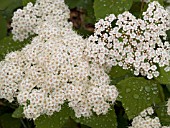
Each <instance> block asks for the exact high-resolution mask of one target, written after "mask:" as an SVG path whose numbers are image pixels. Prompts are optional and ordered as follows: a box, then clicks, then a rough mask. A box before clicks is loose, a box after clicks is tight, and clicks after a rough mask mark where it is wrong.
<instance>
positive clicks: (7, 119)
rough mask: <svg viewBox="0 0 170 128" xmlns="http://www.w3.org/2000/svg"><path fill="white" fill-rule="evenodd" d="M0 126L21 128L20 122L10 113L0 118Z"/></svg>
mask: <svg viewBox="0 0 170 128" xmlns="http://www.w3.org/2000/svg"><path fill="white" fill-rule="evenodd" d="M0 124H1V126H2V128H20V127H21V122H20V120H19V119H15V118H12V117H11V114H10V113H9V114H4V115H2V116H0Z"/></svg>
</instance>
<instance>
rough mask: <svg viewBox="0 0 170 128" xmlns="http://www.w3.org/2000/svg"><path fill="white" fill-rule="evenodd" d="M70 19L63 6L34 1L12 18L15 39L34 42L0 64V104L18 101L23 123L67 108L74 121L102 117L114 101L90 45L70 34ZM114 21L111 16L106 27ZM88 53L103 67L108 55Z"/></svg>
mask: <svg viewBox="0 0 170 128" xmlns="http://www.w3.org/2000/svg"><path fill="white" fill-rule="evenodd" d="M68 18H69V9H68V7H67V6H66V5H65V4H64V0H37V1H36V3H35V5H33V4H32V3H29V4H28V5H27V6H26V7H24V8H23V9H22V10H21V9H19V10H17V11H16V12H15V14H14V17H13V22H12V27H13V31H12V33H13V34H14V39H17V40H20V41H23V40H24V39H26V38H27V37H28V36H30V35H34V34H35V37H33V38H32V40H31V44H28V45H27V46H26V47H24V48H23V49H22V50H21V51H17V52H12V53H9V54H8V55H7V56H6V57H5V60H4V61H2V62H0V85H1V86H0V98H5V99H7V100H9V101H10V102H12V101H13V100H14V98H17V101H18V103H19V104H20V105H24V112H23V113H24V114H25V117H26V118H31V119H32V118H33V119H36V118H37V117H39V116H40V115H43V114H47V115H52V114H53V113H54V112H59V111H60V110H61V106H62V105H63V104H64V103H65V102H68V105H69V107H71V108H72V109H73V110H74V111H75V115H76V117H81V116H85V117H89V116H91V115H92V113H93V112H95V113H96V114H97V115H100V114H106V113H107V112H108V110H109V108H110V106H111V105H112V104H113V103H114V102H115V100H116V98H117V96H118V91H117V89H116V87H115V86H114V85H109V83H110V80H109V76H108V75H107V74H106V72H105V68H104V67H103V66H101V65H99V64H98V63H96V62H95V60H91V58H89V56H87V53H89V51H90V50H91V49H89V47H87V45H88V44H89V42H88V40H87V39H83V38H82V37H81V36H79V35H78V34H77V33H76V32H74V31H73V30H72V24H71V23H69V22H68V21H67V20H68ZM113 19H114V16H111V17H110V18H109V21H112V20H113ZM101 24H103V25H104V26H105V25H106V26H107V25H108V24H109V22H105V23H101ZM105 38H107V35H105ZM100 45H101V46H102V45H103V44H102V43H100ZM103 46H104V45H103ZM92 48H93V50H94V51H95V52H94V53H91V55H90V56H95V55H96V53H98V50H99V51H101V54H100V55H99V58H100V62H101V63H105V60H104V55H103V53H104V52H106V50H105V49H102V48H101V47H100V48H99V47H98V46H97V45H96V44H94V47H92ZM98 48H99V49H98ZM106 92H107V93H106Z"/></svg>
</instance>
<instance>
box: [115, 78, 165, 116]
mask: <svg viewBox="0 0 170 128" xmlns="http://www.w3.org/2000/svg"><path fill="white" fill-rule="evenodd" d="M116 87H117V88H118V91H119V100H120V101H121V102H122V105H123V107H124V108H125V112H126V113H127V115H128V117H129V119H132V118H134V117H135V116H137V115H138V114H139V113H140V112H141V111H143V110H144V109H146V108H147V107H150V106H151V105H152V104H156V103H159V102H161V101H164V95H163V91H162V88H161V86H160V85H159V84H158V83H156V82H154V81H153V80H146V79H144V78H142V77H130V78H127V79H125V80H122V81H120V82H119V83H118V84H117V85H116Z"/></svg>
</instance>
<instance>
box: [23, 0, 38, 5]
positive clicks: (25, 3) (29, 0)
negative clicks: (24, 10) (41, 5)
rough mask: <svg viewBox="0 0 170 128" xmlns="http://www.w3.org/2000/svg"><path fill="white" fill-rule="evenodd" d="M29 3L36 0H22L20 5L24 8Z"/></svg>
mask: <svg viewBox="0 0 170 128" xmlns="http://www.w3.org/2000/svg"><path fill="white" fill-rule="evenodd" d="M29 2H31V3H35V2H36V0H22V5H23V6H26V5H27V4H28V3H29Z"/></svg>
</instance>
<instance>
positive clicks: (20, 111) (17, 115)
mask: <svg viewBox="0 0 170 128" xmlns="http://www.w3.org/2000/svg"><path fill="white" fill-rule="evenodd" d="M23 116H24V114H23V107H22V106H19V107H18V108H17V109H16V110H15V111H14V112H13V113H12V117H13V118H21V117H23Z"/></svg>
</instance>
